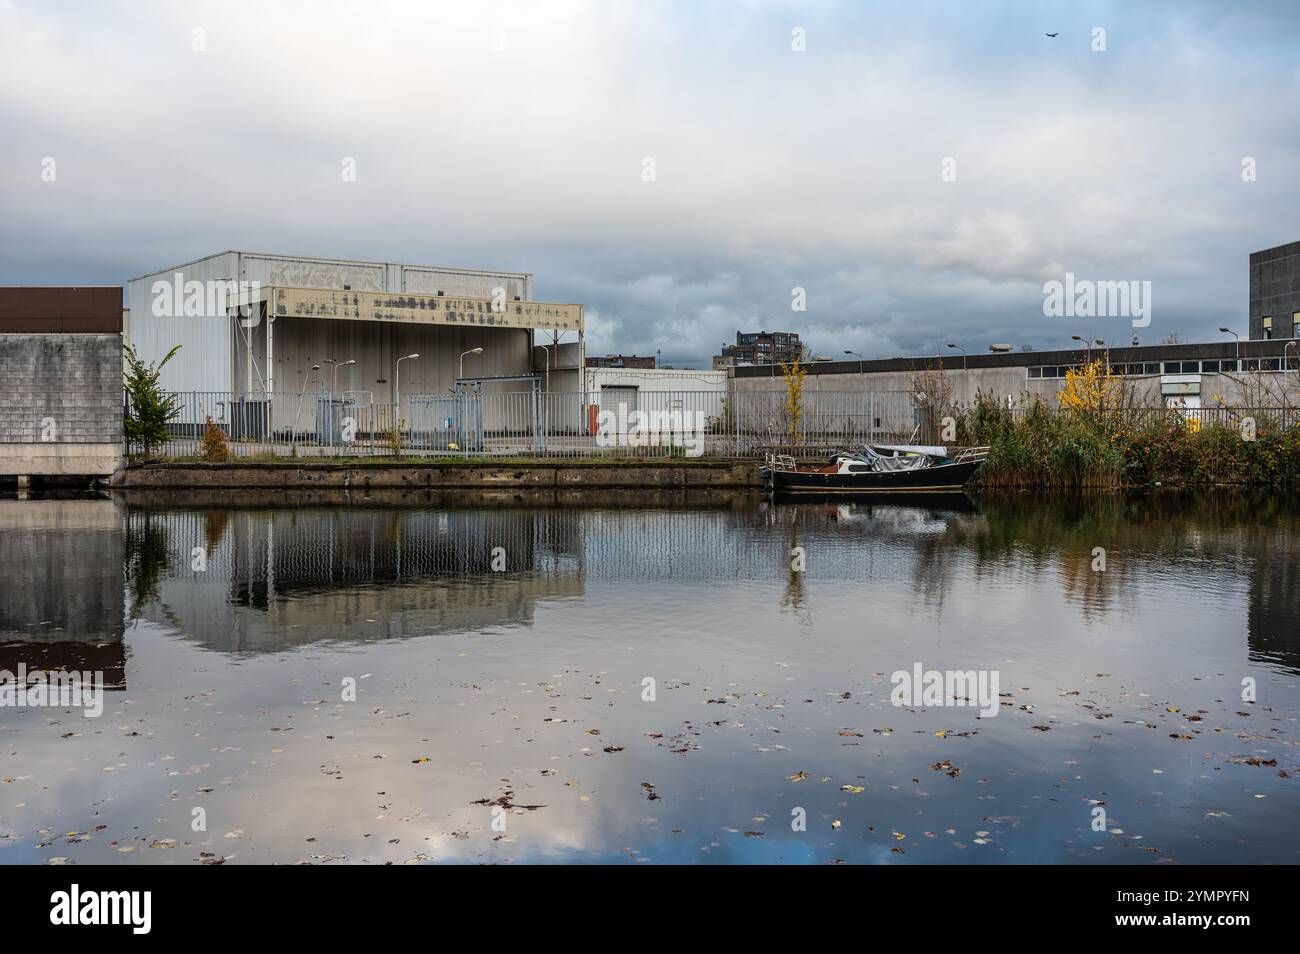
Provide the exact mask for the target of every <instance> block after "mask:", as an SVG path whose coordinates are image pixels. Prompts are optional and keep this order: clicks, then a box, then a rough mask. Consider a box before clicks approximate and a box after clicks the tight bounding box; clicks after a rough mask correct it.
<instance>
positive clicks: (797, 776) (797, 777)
mask: <svg viewBox="0 0 1300 954" xmlns="http://www.w3.org/2000/svg"><path fill="white" fill-rule="evenodd" d="M807 777H808V776H807V775H805V774H804V773H803V769H800V770H799V771H797V772H795V773H794V774H793V775H787V776H786V779H788V780H789V781H791V782H802V781H803V780H804V779H806V778H807Z"/></svg>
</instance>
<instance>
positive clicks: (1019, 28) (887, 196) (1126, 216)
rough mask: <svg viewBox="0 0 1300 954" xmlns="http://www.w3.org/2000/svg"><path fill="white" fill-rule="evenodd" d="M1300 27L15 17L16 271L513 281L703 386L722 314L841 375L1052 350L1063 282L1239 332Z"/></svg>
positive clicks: (928, 8)
mask: <svg viewBox="0 0 1300 954" xmlns="http://www.w3.org/2000/svg"><path fill="white" fill-rule="evenodd" d="M1293 21H1294V18H1293V17H1289V16H1287V15H1286V12H1285V8H1284V7H1283V6H1279V5H1276V4H1272V3H1260V4H1255V5H1247V6H1245V7H1243V8H1241V9H1238V8H1237V7H1234V8H1233V11H1232V12H1223V11H1219V10H1216V9H1215V8H1214V7H1213V6H1211V5H1205V6H1201V5H1197V4H1176V5H1175V4H1157V5H1155V6H1153V7H1149V8H1144V9H1142V10H1140V11H1127V10H1124V9H1120V8H1115V7H1112V6H1110V5H1108V4H1082V5H1080V4H1068V5H1067V4H1060V5H1056V6H1054V7H1053V6H1048V7H1045V8H1041V9H1040V8H1035V10H1034V12H1033V13H1032V14H1031V13H1028V12H1026V11H1025V10H1024V9H1023V8H1019V7H1010V6H1008V7H998V6H993V7H981V8H980V9H979V10H971V9H968V8H964V7H961V6H957V5H952V4H921V5H919V6H916V7H911V6H909V7H908V8H906V9H899V10H889V11H875V10H865V9H862V8H859V7H858V6H856V5H852V4H842V5H822V4H816V5H807V6H802V5H797V4H752V5H748V6H744V7H739V8H736V7H729V8H727V9H726V10H725V11H723V10H716V9H711V8H708V7H707V6H706V7H704V8H700V7H699V6H698V5H687V4H667V5H640V4H608V3H595V2H591V3H586V2H570V3H548V4H544V5H543V4H533V3H522V2H521V3H499V4H493V3H488V4H474V5H465V6H443V5H440V6H437V7H432V8H426V7H424V6H421V5H406V4H398V3H367V4H351V3H341V2H340V3H326V2H316V3H306V2H301V3H285V4H275V5H251V4H250V5H226V4H215V3H193V4H162V3H159V4H153V5H146V4H140V5H133V6H131V7H129V8H127V9H125V10H106V9H104V8H102V7H101V6H100V5H96V4H81V5H76V4H60V5H58V6H53V7H50V6H41V5H36V4H32V3H26V2H21V0H14V2H12V3H11V4H10V5H9V6H8V7H7V8H2V9H0V122H2V123H3V124H4V127H5V128H6V130H7V133H6V144H5V146H4V148H3V153H0V204H2V205H3V207H4V208H5V210H6V215H5V221H4V224H3V225H0V256H2V258H3V264H2V265H0V280H3V281H6V282H41V281H51V282H61V283H74V282H89V281H112V282H119V281H123V280H125V279H126V278H128V277H130V276H133V275H137V274H140V273H142V272H146V271H149V270H151V269H154V268H157V267H162V266H165V265H168V264H171V263H174V262H177V261H182V260H185V259H187V258H190V257H197V256H199V255H203V254H207V253H210V252H212V251H216V250H219V249H223V248H231V247H239V248H251V249H259V250H266V251H283V252H289V253H301V254H312V255H337V256H356V257H363V258H391V259H396V260H401V261H418V262H432V263H439V264H449V265H466V266H471V267H503V268H511V269H520V270H528V271H533V272H535V273H536V276H537V277H536V292H537V294H538V296H539V297H544V298H549V299H555V300H564V301H582V302H584V303H585V304H587V306H588V309H589V314H590V315H591V316H592V334H591V340H590V350H592V351H605V350H618V351H624V352H632V351H638V352H640V353H648V352H651V351H654V350H657V349H662V350H663V354H664V359H665V360H666V361H674V362H682V361H689V362H693V363H696V364H705V363H707V360H708V356H709V355H710V354H712V353H714V352H716V350H717V347H718V345H719V344H720V343H721V342H722V341H724V340H728V339H730V338H732V336H733V335H734V333H735V331H736V330H737V329H738V328H767V329H769V330H774V329H777V328H790V329H791V330H796V331H800V332H801V333H803V335H804V337H805V340H808V341H809V342H810V343H811V344H812V346H813V348H814V350H816V351H819V352H822V353H829V354H837V353H839V352H840V351H842V350H843V349H845V348H849V349H853V350H858V351H863V352H864V353H866V354H869V355H870V354H877V353H879V354H893V353H903V352H915V351H918V350H932V348H933V342H935V341H937V340H938V339H940V338H948V339H949V340H956V341H959V342H961V343H963V344H965V345H966V346H967V347H969V348H970V350H972V351H974V350H977V349H982V348H983V346H984V345H985V344H987V342H988V340H990V337H991V336H992V337H994V338H996V340H1005V341H1014V342H1016V343H1034V344H1037V345H1039V346H1040V347H1046V346H1051V345H1053V344H1059V343H1060V342H1061V340H1063V339H1068V334H1070V333H1074V332H1075V331H1076V330H1077V329H1074V328H1069V329H1063V328H1062V327H1058V325H1057V324H1052V323H1051V322H1049V321H1048V320H1047V319H1045V318H1043V316H1042V311H1041V303H1042V291H1041V288H1042V283H1043V281H1045V280H1047V279H1049V278H1052V277H1059V276H1060V275H1061V274H1062V273H1063V272H1064V271H1066V270H1070V271H1073V272H1075V273H1076V274H1078V275H1080V276H1081V277H1092V278H1099V279H1102V278H1109V279H1140V280H1150V281H1152V282H1153V285H1154V289H1155V291H1154V296H1155V314H1154V323H1153V326H1152V328H1151V329H1150V332H1149V333H1150V334H1151V335H1152V340H1156V339H1158V338H1161V337H1164V336H1165V335H1167V334H1169V333H1173V332H1177V333H1179V334H1180V335H1181V336H1182V337H1183V338H1185V339H1186V338H1205V337H1216V336H1217V335H1216V334H1215V332H1214V329H1215V328H1216V327H1217V326H1218V325H1219V324H1222V323H1224V322H1225V321H1226V322H1232V323H1235V324H1238V325H1242V324H1244V318H1245V312H1246V282H1247V274H1246V256H1247V254H1248V252H1250V251H1251V250H1254V249H1257V248H1263V247H1267V246H1270V245H1275V244H1279V243H1281V242H1284V241H1290V240H1294V239H1295V238H1297V236H1296V235H1295V234H1294V223H1295V222H1296V221H1300V216H1297V215H1296V212H1297V205H1298V204H1300V203H1298V201H1297V200H1300V185H1298V184H1297V179H1296V173H1295V170H1296V169H1298V168H1300V162H1298V161H1297V160H1300V155H1298V154H1297V153H1298V152H1300V150H1298V148H1297V147H1298V145H1300V143H1298V141H1297V140H1298V138H1300V135H1298V133H1297V128H1296V125H1295V124H1294V123H1293V122H1288V121H1287V117H1290V116H1294V115H1296V114H1297V113H1300V67H1298V66H1297V64H1296V61H1295V59H1294V56H1293V55H1292V52H1291V51H1293V49H1294V41H1295V39H1296V37H1297V33H1300V28H1297V26H1296V25H1295V23H1294V22H1293ZM1098 25H1104V27H1105V29H1106V41H1107V49H1106V51H1105V52H1094V51H1093V50H1092V49H1091V44H1092V30H1093V28H1094V27H1095V26H1098ZM795 27H802V28H803V29H804V30H805V31H806V37H807V50H806V52H802V53H797V52H794V51H792V50H791V48H790V47H791V43H790V38H791V30H792V29H794V28H795ZM196 30H202V31H203V33H202V34H201V36H202V39H203V46H204V47H205V48H204V49H203V50H202V51H196V50H195V49H194V48H193V47H194V45H195V43H196V37H198V36H199V34H196V33H195V32H194V31H196ZM1049 30H1051V31H1054V32H1056V31H1059V32H1060V34H1061V35H1060V36H1059V37H1058V38H1057V39H1056V40H1050V39H1047V38H1045V37H1044V36H1043V35H1042V34H1043V33H1044V32H1047V31H1049ZM1246 156H1250V157H1253V158H1254V159H1255V160H1256V162H1257V165H1258V170H1259V173H1258V179H1257V181H1255V182H1251V183H1246V182H1243V181H1242V178H1241V174H1240V171H1241V161H1242V159H1243V157H1246ZM44 157H54V158H55V159H56V161H57V170H58V178H57V181H56V182H53V183H49V182H43V181H42V180H41V178H40V168H41V166H40V163H41V160H42V159H43V158H44ZM647 157H649V158H652V159H653V160H654V168H655V178H654V181H652V182H647V181H645V180H644V179H643V176H642V172H643V169H644V168H645V167H644V160H645V159H646V158H647ZM344 158H352V159H354V160H355V162H356V168H357V181H356V182H353V183H345V182H343V181H342V179H341V176H340V165H341V162H342V161H343V159H344ZM945 158H951V159H953V160H955V163H956V172H957V176H956V180H955V181H943V179H942V178H941V168H942V163H943V160H944V159H945ZM795 286H800V287H803V288H806V289H807V296H808V311H807V312H802V313H800V312H792V311H791V310H790V296H791V289H792V288H793V287H795ZM1058 324H1059V323H1058ZM1101 330H1102V329H1091V331H1092V333H1099V332H1100V331H1101Z"/></svg>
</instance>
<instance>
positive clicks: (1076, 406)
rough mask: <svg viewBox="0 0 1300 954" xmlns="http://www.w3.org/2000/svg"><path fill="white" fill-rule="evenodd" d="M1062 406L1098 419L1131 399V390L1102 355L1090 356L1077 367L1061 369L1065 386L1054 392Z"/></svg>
mask: <svg viewBox="0 0 1300 954" xmlns="http://www.w3.org/2000/svg"><path fill="white" fill-rule="evenodd" d="M1056 398H1057V400H1058V401H1060V402H1061V407H1062V409H1064V410H1066V411H1075V412H1078V413H1080V414H1084V415H1087V416H1088V417H1092V418H1096V419H1100V418H1103V417H1105V416H1106V415H1107V414H1109V413H1110V412H1113V411H1118V410H1120V409H1122V408H1124V407H1126V406H1128V404H1129V403H1130V402H1131V399H1132V391H1131V388H1130V387H1129V383H1128V381H1126V380H1125V379H1124V378H1123V377H1122V376H1121V375H1118V374H1116V373H1115V372H1114V370H1113V369H1112V368H1111V366H1110V362H1109V361H1107V360H1105V359H1104V358H1094V359H1092V360H1091V361H1089V362H1088V363H1086V364H1085V365H1084V366H1083V367H1082V368H1080V369H1079V370H1077V371H1076V370H1074V369H1073V368H1071V369H1070V370H1069V371H1066V372H1065V387H1063V388H1061V390H1059V391H1057V392H1056Z"/></svg>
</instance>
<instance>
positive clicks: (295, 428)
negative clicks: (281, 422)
mask: <svg viewBox="0 0 1300 954" xmlns="http://www.w3.org/2000/svg"><path fill="white" fill-rule="evenodd" d="M319 370H320V365H319V364H313V365H312V366H311V371H308V372H307V373H306V374H304V375H303V376H302V390H301V391H299V392H298V410H297V411H296V412H295V413H294V415H293V430H292V431H291V432H290V433H289V440H290V441H292V442H293V443H295V444H296V443H297V442H298V419H299V418H300V417H302V399H303V396H304V395H305V394H306V393H307V382H308V381H310V380H311V374H312V371H319Z"/></svg>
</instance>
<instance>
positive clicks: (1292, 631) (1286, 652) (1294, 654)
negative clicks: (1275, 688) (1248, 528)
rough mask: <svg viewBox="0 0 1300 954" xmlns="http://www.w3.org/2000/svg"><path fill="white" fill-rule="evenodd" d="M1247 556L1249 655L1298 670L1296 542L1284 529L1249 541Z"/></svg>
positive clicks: (1299, 568)
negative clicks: (1249, 546) (1248, 579)
mask: <svg viewBox="0 0 1300 954" xmlns="http://www.w3.org/2000/svg"><path fill="white" fill-rule="evenodd" d="M1252 550H1253V552H1252V553H1250V554H1248V555H1247V559H1246V561H1245V562H1246V563H1247V566H1248V567H1249V570H1248V572H1249V574H1250V591H1249V592H1250V597H1249V599H1250V603H1249V606H1248V608H1247V612H1246V626H1247V630H1246V632H1247V640H1248V642H1249V645H1250V656H1251V658H1252V659H1259V660H1264V661H1268V662H1273V663H1277V664H1280V665H1282V666H1284V667H1285V668H1286V669H1288V670H1290V671H1291V672H1293V673H1300V542H1297V540H1296V537H1295V535H1294V534H1293V533H1288V532H1287V531H1286V530H1274V531H1270V532H1268V533H1266V534H1264V535H1263V536H1262V538H1260V539H1258V540H1255V541H1253V542H1252Z"/></svg>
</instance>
